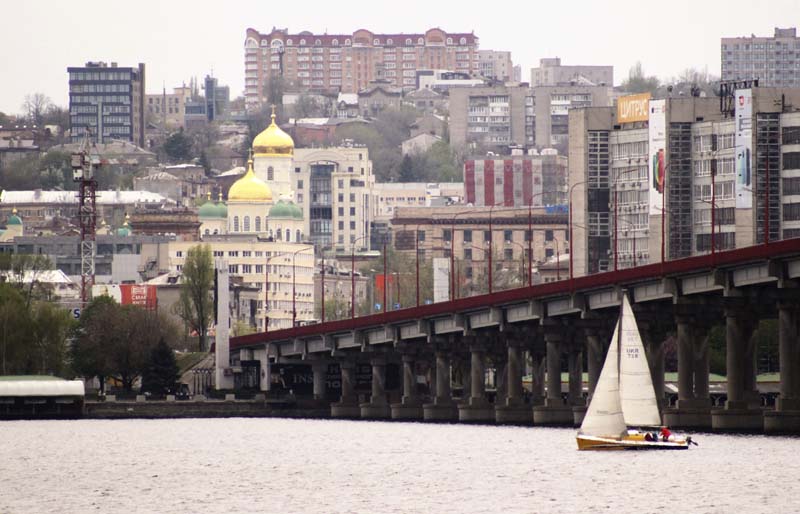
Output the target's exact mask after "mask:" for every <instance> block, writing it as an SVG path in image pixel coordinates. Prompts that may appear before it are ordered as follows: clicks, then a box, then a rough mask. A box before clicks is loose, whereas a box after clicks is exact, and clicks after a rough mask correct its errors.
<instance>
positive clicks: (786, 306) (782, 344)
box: [764, 301, 800, 434]
mask: <svg viewBox="0 0 800 514" xmlns="http://www.w3.org/2000/svg"><path fill="white" fill-rule="evenodd" d="M778 338H779V342H778V345H779V346H778V358H779V359H780V367H781V383H780V393H781V394H780V396H779V397H778V400H777V402H776V404H775V410H774V411H773V412H765V413H764V431H765V432H767V433H794V434H797V433H800V302H794V301H793V302H781V303H779V304H778Z"/></svg>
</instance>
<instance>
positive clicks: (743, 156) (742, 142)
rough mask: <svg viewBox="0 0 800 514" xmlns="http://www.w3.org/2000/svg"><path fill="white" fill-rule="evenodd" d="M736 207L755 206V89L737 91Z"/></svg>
mask: <svg viewBox="0 0 800 514" xmlns="http://www.w3.org/2000/svg"><path fill="white" fill-rule="evenodd" d="M734 138H735V139H734V143H735V144H736V208H737V209H750V208H752V207H753V174H752V162H753V90H752V89H739V90H737V91H736V134H735V135H734Z"/></svg>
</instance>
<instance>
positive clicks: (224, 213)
mask: <svg viewBox="0 0 800 514" xmlns="http://www.w3.org/2000/svg"><path fill="white" fill-rule="evenodd" d="M217 213H218V215H219V217H220V218H227V217H228V206H227V205H225V204H224V203H222V202H221V201H220V202H217Z"/></svg>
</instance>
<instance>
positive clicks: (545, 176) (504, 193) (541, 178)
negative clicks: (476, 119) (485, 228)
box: [464, 150, 567, 207]
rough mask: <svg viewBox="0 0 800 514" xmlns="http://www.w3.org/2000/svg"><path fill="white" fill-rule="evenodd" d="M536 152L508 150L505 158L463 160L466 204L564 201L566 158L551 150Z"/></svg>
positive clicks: (522, 204) (512, 205) (491, 157)
mask: <svg viewBox="0 0 800 514" xmlns="http://www.w3.org/2000/svg"><path fill="white" fill-rule="evenodd" d="M545 152H546V153H545V154H543V155H539V154H538V153H537V152H536V151H535V150H531V151H529V152H528V153H527V154H523V152H522V150H512V154H511V155H509V156H506V157H494V156H487V157H485V158H484V159H477V158H472V159H466V160H464V192H465V200H466V202H467V203H470V204H472V205H477V206H492V205H503V206H506V207H519V206H525V205H533V206H535V207H542V206H545V205H561V204H565V203H566V191H567V190H566V186H567V158H566V157H565V156H563V155H558V154H557V153H556V152H553V151H549V152H548V151H545Z"/></svg>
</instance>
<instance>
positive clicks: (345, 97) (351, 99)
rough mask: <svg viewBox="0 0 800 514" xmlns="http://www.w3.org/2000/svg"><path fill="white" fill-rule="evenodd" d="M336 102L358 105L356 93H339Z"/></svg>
mask: <svg viewBox="0 0 800 514" xmlns="http://www.w3.org/2000/svg"><path fill="white" fill-rule="evenodd" d="M336 103H345V104H346V105H358V94H357V93H339V97H338V98H337V99H336Z"/></svg>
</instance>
